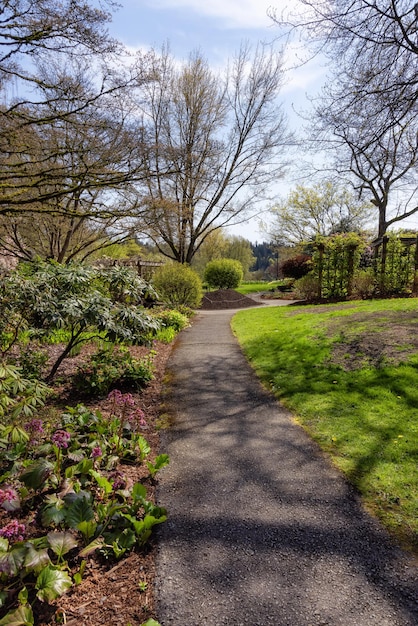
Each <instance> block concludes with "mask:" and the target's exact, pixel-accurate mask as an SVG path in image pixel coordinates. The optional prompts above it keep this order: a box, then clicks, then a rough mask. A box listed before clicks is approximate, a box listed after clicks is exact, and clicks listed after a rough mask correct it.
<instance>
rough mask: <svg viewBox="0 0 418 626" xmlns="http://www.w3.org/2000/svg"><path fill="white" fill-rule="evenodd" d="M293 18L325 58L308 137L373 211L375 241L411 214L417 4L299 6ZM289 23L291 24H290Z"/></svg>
mask: <svg viewBox="0 0 418 626" xmlns="http://www.w3.org/2000/svg"><path fill="white" fill-rule="evenodd" d="M299 7H303V8H304V9H305V11H304V12H302V14H301V13H299V15H298V16H297V17H296V18H295V19H294V20H293V22H292V23H293V25H294V26H295V27H298V28H302V29H303V32H304V33H305V34H306V35H307V38H308V40H310V41H311V42H314V44H315V45H316V50H321V52H322V53H324V54H325V55H327V56H328V57H329V59H330V60H331V64H330V76H329V80H328V83H327V85H326V87H325V88H324V90H323V93H322V94H321V96H320V97H319V98H318V100H317V101H316V102H315V114H314V118H315V124H314V128H315V131H316V133H315V139H319V140H320V142H322V146H326V148H327V149H328V150H330V149H331V150H332V152H333V154H334V157H335V158H334V167H335V169H336V171H337V172H338V173H339V174H341V175H342V176H344V177H345V178H346V179H347V178H349V179H351V181H353V185H354V187H355V188H356V189H357V190H358V192H359V194H360V196H361V197H363V198H364V199H367V200H369V201H371V202H372V204H374V205H375V206H376V208H377V212H378V227H377V229H376V230H377V233H378V236H379V237H380V236H382V235H384V234H385V232H386V230H387V229H388V228H389V227H390V226H391V225H392V224H393V223H395V222H399V221H401V220H403V219H405V218H406V217H409V216H411V215H413V214H414V213H416V212H417V211H418V185H417V163H418V136H417V122H418V89H417V87H418V63H417V54H418V39H417V33H418V28H417V18H418V4H413V3H411V2H410V1H408V0H397V1H396V2H393V1H392V0H382V1H381V2H374V1H371V0H353V1H352V2H350V3H346V2H343V0H329V1H327V2H320V1H318V0H299ZM290 21H292V20H290Z"/></svg>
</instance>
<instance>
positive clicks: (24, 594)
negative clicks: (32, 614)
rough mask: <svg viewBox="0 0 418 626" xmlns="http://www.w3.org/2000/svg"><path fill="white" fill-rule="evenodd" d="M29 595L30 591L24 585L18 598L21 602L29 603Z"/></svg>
mask: <svg viewBox="0 0 418 626" xmlns="http://www.w3.org/2000/svg"><path fill="white" fill-rule="evenodd" d="M28 597H29V593H28V590H27V588H26V587H23V588H22V589H21V590H20V591H19V594H18V596H17V599H18V600H19V604H27V603H28Z"/></svg>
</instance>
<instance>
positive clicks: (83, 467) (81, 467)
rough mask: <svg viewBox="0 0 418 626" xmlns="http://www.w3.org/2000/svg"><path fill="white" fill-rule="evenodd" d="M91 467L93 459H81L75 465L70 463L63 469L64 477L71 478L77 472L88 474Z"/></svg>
mask: <svg viewBox="0 0 418 626" xmlns="http://www.w3.org/2000/svg"><path fill="white" fill-rule="evenodd" d="M91 469H93V459H82V460H81V461H80V462H79V463H77V464H76V465H71V467H68V468H67V469H66V470H65V476H66V478H72V477H73V476H76V475H78V474H88V473H89V472H90V470H91Z"/></svg>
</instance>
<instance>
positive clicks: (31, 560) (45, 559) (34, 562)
mask: <svg viewBox="0 0 418 626" xmlns="http://www.w3.org/2000/svg"><path fill="white" fill-rule="evenodd" d="M26 548H27V552H26V556H25V561H24V563H23V565H24V567H25V568H26V569H27V570H33V571H35V572H40V571H41V569H42V568H43V567H45V565H48V564H49V563H50V562H51V560H50V558H49V555H48V550H47V548H42V549H41V550H37V549H36V548H35V546H34V545H33V544H32V543H31V542H27V543H26Z"/></svg>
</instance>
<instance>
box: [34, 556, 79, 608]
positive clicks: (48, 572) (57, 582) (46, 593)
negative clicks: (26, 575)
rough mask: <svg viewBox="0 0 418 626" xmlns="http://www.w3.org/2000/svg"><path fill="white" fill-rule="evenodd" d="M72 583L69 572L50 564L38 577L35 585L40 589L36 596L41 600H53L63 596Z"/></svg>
mask: <svg viewBox="0 0 418 626" xmlns="http://www.w3.org/2000/svg"><path fill="white" fill-rule="evenodd" d="M72 584H73V582H72V580H71V578H70V577H69V575H68V574H67V572H63V571H62V570H60V569H58V568H56V567H53V566H51V565H48V566H47V567H45V568H44V569H43V570H42V572H41V573H40V574H39V576H38V578H37V579H36V584H35V587H36V589H37V590H38V593H37V594H36V596H37V598H39V600H41V602H52V600H55V599H56V598H59V597H60V596H62V595H63V594H64V593H65V592H66V591H67V590H68V589H69V588H70V587H71V586H72Z"/></svg>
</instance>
